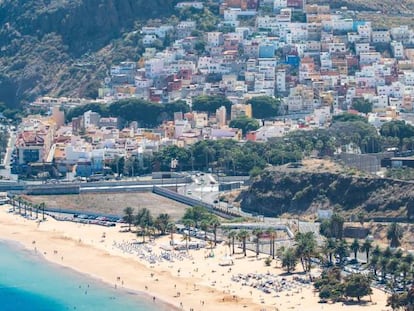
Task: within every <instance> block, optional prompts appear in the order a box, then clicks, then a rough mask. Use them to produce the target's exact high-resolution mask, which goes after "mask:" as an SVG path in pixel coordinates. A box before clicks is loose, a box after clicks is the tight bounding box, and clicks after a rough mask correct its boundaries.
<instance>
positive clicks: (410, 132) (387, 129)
mask: <svg viewBox="0 0 414 311" xmlns="http://www.w3.org/2000/svg"><path fill="white" fill-rule="evenodd" d="M380 134H381V136H384V137H395V138H398V140H399V145H400V148H401V147H402V146H403V141H404V138H411V137H413V136H414V126H412V125H410V124H407V123H405V121H400V120H395V121H390V122H387V123H384V124H383V125H382V126H381V129H380Z"/></svg>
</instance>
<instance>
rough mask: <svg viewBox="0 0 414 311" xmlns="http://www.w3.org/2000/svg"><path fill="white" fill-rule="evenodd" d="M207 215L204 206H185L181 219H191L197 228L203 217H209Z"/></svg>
mask: <svg viewBox="0 0 414 311" xmlns="http://www.w3.org/2000/svg"><path fill="white" fill-rule="evenodd" d="M209 216H210V215H209V214H208V212H207V210H206V209H205V208H204V207H201V206H194V207H190V208H187V209H186V210H185V213H184V216H183V220H185V219H189V220H192V221H193V222H194V225H195V227H196V228H198V224H199V223H200V221H202V220H203V219H209Z"/></svg>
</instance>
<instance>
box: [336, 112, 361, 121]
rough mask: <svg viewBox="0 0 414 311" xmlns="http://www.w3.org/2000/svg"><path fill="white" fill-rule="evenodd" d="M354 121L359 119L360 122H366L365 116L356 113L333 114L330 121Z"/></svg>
mask: <svg viewBox="0 0 414 311" xmlns="http://www.w3.org/2000/svg"><path fill="white" fill-rule="evenodd" d="M355 121H361V122H365V123H368V120H367V118H365V117H363V116H360V115H357V114H353V113H348V112H345V113H341V114H338V115H335V116H333V118H332V122H333V123H335V122H355Z"/></svg>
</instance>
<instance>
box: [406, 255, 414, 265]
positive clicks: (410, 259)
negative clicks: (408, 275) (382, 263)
mask: <svg viewBox="0 0 414 311" xmlns="http://www.w3.org/2000/svg"><path fill="white" fill-rule="evenodd" d="M403 261H404V262H406V263H408V264H409V265H410V266H411V265H412V264H413V262H414V257H413V255H411V253H408V254H407V255H405V256H404V257H403Z"/></svg>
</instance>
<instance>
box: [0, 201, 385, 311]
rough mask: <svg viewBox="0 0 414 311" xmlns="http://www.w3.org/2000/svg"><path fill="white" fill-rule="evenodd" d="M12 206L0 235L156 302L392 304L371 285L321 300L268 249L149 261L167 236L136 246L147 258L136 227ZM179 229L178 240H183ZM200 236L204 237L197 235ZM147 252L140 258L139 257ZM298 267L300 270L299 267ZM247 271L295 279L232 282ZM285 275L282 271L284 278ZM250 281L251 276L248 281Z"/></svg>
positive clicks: (0, 211)
mask: <svg viewBox="0 0 414 311" xmlns="http://www.w3.org/2000/svg"><path fill="white" fill-rule="evenodd" d="M9 208H10V206H7V205H5V206H3V207H1V208H0V236H1V238H2V239H4V240H7V241H15V242H18V243H20V244H22V245H23V246H24V247H25V248H27V249H29V250H34V251H36V252H37V253H39V254H41V255H43V257H44V258H45V259H46V260H48V261H51V262H54V263H56V264H59V265H62V266H65V267H68V268H71V269H73V270H76V271H78V272H81V273H85V274H88V275H90V276H92V277H94V278H96V279H99V280H102V281H103V282H105V283H107V284H110V285H111V286H114V287H116V288H118V289H125V290H131V291H136V292H142V293H146V294H148V295H150V297H154V298H155V300H154V303H155V304H157V303H160V302H161V301H163V302H165V303H167V304H169V305H171V306H175V307H176V308H178V309H183V310H194V311H196V310H205V311H210V310H211V311H213V310H214V311H220V310H254V311H256V310H257V311H259V310H267V311H269V310H280V311H283V310H286V311H287V310H309V311H313V310H315V311H316V310H328V311H330V310H332V311H341V310H345V308H346V310H373V311H377V310H378V311H380V310H389V309H388V308H387V307H386V306H385V305H386V298H387V295H386V294H385V293H384V292H381V291H379V290H376V289H374V290H373V291H374V292H373V295H372V296H371V298H372V302H370V301H369V298H368V297H365V298H366V299H365V300H366V301H367V302H366V304H364V305H358V304H347V305H343V304H342V303H336V304H320V303H318V301H319V299H318V294H317V293H314V291H313V286H312V285H303V286H302V285H300V284H299V283H297V282H293V281H292V279H293V277H294V276H296V277H301V278H306V276H304V275H301V274H300V273H298V274H297V275H295V274H294V275H284V274H283V273H284V271H283V270H281V269H280V268H278V266H279V263H278V262H277V261H273V262H272V263H271V266H270V267H267V266H265V264H264V259H265V258H266V256H265V255H260V256H259V257H258V258H256V256H255V254H254V253H253V252H248V254H247V257H243V255H242V254H241V250H239V249H236V252H237V254H235V255H233V256H232V258H233V262H234V265H232V266H220V265H219V263H220V262H222V259H223V257H225V256H228V255H229V254H230V249H229V247H228V246H226V245H224V244H221V245H217V247H216V248H215V249H214V250H213V253H214V256H209V255H210V253H211V251H210V250H209V249H199V250H189V252H188V254H187V253H186V252H184V253H185V254H184V255H178V252H176V251H175V254H176V255H175V257H174V258H175V259H174V261H173V262H171V261H167V260H163V261H159V260H156V261H155V262H152V263H151V262H149V260H148V257H149V256H151V255H152V256H156V255H158V254H161V252H163V250H162V249H161V248H160V247H159V246H160V245H165V246H167V245H168V244H169V241H170V238H169V236H165V237H162V238H160V239H157V240H156V242H154V243H151V244H149V245H144V246H143V245H138V244H134V246H133V247H135V248H137V249H138V250H140V251H143V250H149V249H151V252H148V251H144V254H145V256H146V258H147V259H144V258H139V256H138V255H137V254H136V253H135V254H131V253H128V252H126V251H125V250H126V248H128V247H132V246H131V245H130V243H132V242H134V241H135V242H137V241H138V242H140V241H141V238H137V237H136V236H135V235H134V234H133V233H129V232H120V231H121V227H120V226H119V225H118V226H116V227H110V228H107V227H102V226H97V225H85V224H77V223H72V222H58V221H56V220H54V219H53V218H50V217H48V218H47V221H45V222H41V223H38V222H36V221H33V220H28V219H25V218H23V217H21V216H19V215H15V214H12V213H8V210H9ZM180 238H181V237H180V236H179V235H177V234H175V240H176V241H180ZM194 241H195V240H193V242H194ZM200 242H201V241H200ZM141 257H143V256H141ZM297 271H298V272H300V271H301V269H300V267H298V270H297ZM248 273H257V274H272V275H276V276H277V278H282V277H283V278H284V279H285V280H284V282H286V283H287V284H290V285H291V289H290V290H284V291H282V292H280V293H277V294H276V293H270V294H266V293H264V292H262V291H261V290H259V289H256V288H253V287H251V286H243V285H242V282H235V281H232V276H234V275H239V274H240V275H246V274H248ZM280 275H282V276H280ZM248 283H249V282H248ZM250 283H251V282H250Z"/></svg>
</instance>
